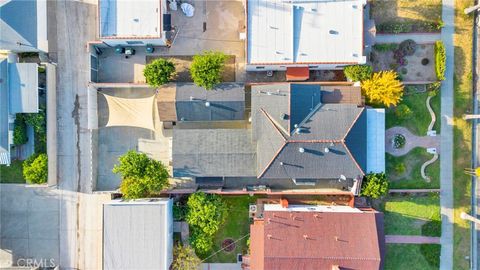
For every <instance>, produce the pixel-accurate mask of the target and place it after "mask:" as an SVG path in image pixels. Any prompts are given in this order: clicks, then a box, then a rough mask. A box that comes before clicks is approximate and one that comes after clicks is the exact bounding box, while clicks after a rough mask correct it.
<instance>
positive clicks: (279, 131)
mask: <svg viewBox="0 0 480 270" xmlns="http://www.w3.org/2000/svg"><path fill="white" fill-rule="evenodd" d="M260 111H262V112H263V114H264V115H265V116H266V117H267V119H268V121H269V122H270V123H271V124H272V125H273V126H274V127H275V130H276V131H277V132H278V133H279V134H280V136H282V138H283V140H284V141H286V140H287V137H285V135H284V134H283V133H282V131H281V130H280V128H279V127H278V126H277V125H276V124H275V121H273V119H272V118H271V117H270V115H269V114H268V113H267V112H266V111H265V110H264V109H263V108H260Z"/></svg>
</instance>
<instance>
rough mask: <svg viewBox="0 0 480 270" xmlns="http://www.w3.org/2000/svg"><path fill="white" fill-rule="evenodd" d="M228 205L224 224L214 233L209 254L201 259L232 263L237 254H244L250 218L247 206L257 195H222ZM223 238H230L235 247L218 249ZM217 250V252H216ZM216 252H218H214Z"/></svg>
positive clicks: (220, 247) (235, 259)
mask: <svg viewBox="0 0 480 270" xmlns="http://www.w3.org/2000/svg"><path fill="white" fill-rule="evenodd" d="M223 199H224V201H225V203H226V205H227V207H228V216H227V220H226V222H225V224H223V225H222V228H221V229H220V230H219V231H218V232H217V233H216V235H215V239H214V244H213V249H212V251H211V252H210V254H207V255H205V256H204V257H203V258H202V259H205V260H206V262H212V263H213V262H215V263H233V262H237V254H244V253H246V252H247V250H248V246H247V240H248V239H249V237H248V234H249V232H250V219H249V217H248V206H249V205H250V204H251V203H255V202H256V200H257V199H258V197H257V196H252V197H250V196H223ZM225 239H232V240H234V241H236V240H239V239H241V240H239V241H238V242H235V249H234V250H232V251H230V252H227V251H219V250H220V249H222V242H223V241H224V240H225ZM218 251H219V252H218ZM215 252H218V253H215Z"/></svg>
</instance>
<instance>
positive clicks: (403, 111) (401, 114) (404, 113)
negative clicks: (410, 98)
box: [395, 104, 413, 119]
mask: <svg viewBox="0 0 480 270" xmlns="http://www.w3.org/2000/svg"><path fill="white" fill-rule="evenodd" d="M412 114H413V112H412V110H411V109H410V108H409V107H408V106H407V105H405V104H400V105H398V106H397V108H396V109H395V116H397V117H398V118H399V119H409V118H411V117H412Z"/></svg>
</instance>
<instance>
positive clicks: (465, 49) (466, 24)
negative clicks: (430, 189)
mask: <svg viewBox="0 0 480 270" xmlns="http://www.w3.org/2000/svg"><path fill="white" fill-rule="evenodd" d="M473 2H474V1H473V0H461V1H455V34H454V43H455V77H454V94H455V95H454V134H453V135H454V156H453V162H454V164H453V168H454V172H453V186H454V187H455V188H454V189H453V192H454V193H453V194H454V208H455V219H454V221H455V226H454V248H453V250H454V256H453V263H454V268H455V269H470V268H469V261H468V260H466V259H465V256H469V255H470V226H469V224H468V222H466V221H464V220H462V219H460V213H461V212H469V211H470V198H471V190H470V189H471V178H470V177H468V176H466V175H465V174H464V173H463V169H464V168H468V167H470V166H471V158H470V157H471V143H472V139H471V134H472V130H471V125H470V124H469V123H468V122H466V121H465V120H463V119H462V115H463V114H464V113H466V112H469V111H471V107H472V72H471V70H472V63H471V62H472V60H471V59H472V36H473V33H472V31H473V16H472V15H470V16H469V15H465V14H464V13H463V10H464V9H465V8H466V7H468V6H471V5H473Z"/></svg>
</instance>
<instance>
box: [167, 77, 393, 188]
mask: <svg viewBox="0 0 480 270" xmlns="http://www.w3.org/2000/svg"><path fill="white" fill-rule="evenodd" d="M250 121H251V128H249V126H250ZM244 122H247V123H248V124H245V125H238V126H236V127H231V126H225V125H223V126H222V125H214V124H213V122H212V123H211V124H210V125H190V126H189V125H187V124H186V123H185V125H182V127H181V128H180V127H178V128H174V131H173V175H174V176H175V177H191V178H195V179H196V180H197V183H198V182H201V181H203V180H206V179H207V180H212V179H213V180H215V181H218V182H225V181H228V180H229V179H235V181H236V183H237V184H238V185H239V186H241V184H239V183H242V182H244V183H247V182H248V183H254V184H261V185H267V186H272V187H273V186H275V185H276V184H278V183H279V182H284V183H285V182H290V183H292V185H293V186H312V188H313V187H319V186H322V187H329V186H330V187H332V188H333V187H336V188H340V189H342V190H344V191H350V192H352V193H353V194H355V195H358V194H359V191H360V186H361V180H362V179H363V176H364V175H365V174H367V173H369V172H382V171H384V170H385V149H384V147H385V139H384V137H385V134H384V132H385V112H384V110H383V109H370V108H366V107H365V106H364V105H363V101H362V97H361V93H360V87H358V86H351V85H337V86H335V85H320V84H289V83H277V84H259V85H252V86H251V116H250V117H249V118H248V120H244ZM245 185H246V184H245ZM339 186H340V187H339Z"/></svg>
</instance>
